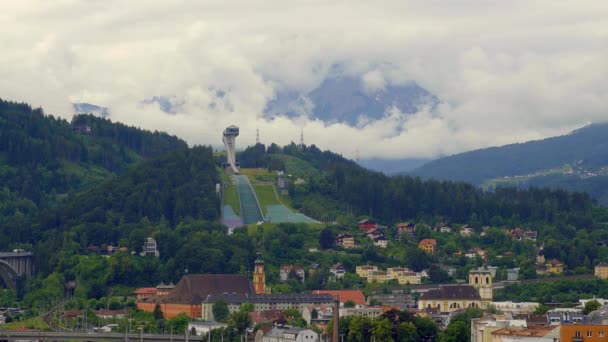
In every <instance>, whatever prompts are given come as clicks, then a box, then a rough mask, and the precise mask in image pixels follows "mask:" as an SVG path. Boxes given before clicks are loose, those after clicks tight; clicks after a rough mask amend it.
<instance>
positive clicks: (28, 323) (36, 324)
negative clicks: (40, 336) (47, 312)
mask: <svg viewBox="0 0 608 342" xmlns="http://www.w3.org/2000/svg"><path fill="white" fill-rule="evenodd" d="M24 328H27V329H36V330H49V326H48V325H47V324H46V323H44V321H43V320H42V318H40V317H34V318H30V319H27V320H24V321H19V322H11V323H7V324H4V325H3V326H2V330H17V329H24Z"/></svg>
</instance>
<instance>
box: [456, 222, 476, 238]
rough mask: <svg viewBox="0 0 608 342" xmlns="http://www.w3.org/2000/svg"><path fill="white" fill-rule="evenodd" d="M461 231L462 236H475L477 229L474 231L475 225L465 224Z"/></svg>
mask: <svg viewBox="0 0 608 342" xmlns="http://www.w3.org/2000/svg"><path fill="white" fill-rule="evenodd" d="M459 233H460V236H462V237H471V236H473V234H474V233H475V231H473V227H471V226H469V225H468V224H465V225H464V226H462V227H460V232H459Z"/></svg>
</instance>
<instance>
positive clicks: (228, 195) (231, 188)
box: [224, 180, 241, 215]
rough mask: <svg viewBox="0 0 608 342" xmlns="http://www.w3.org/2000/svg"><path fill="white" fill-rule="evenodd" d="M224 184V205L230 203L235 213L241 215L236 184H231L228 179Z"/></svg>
mask: <svg viewBox="0 0 608 342" xmlns="http://www.w3.org/2000/svg"><path fill="white" fill-rule="evenodd" d="M224 184H226V185H227V187H226V188H225V189H224V205H230V206H231V207H232V210H234V213H235V214H237V215H241V203H240V202H239V192H238V190H237V188H236V184H233V183H232V181H230V180H228V181H227V182H226V183H224Z"/></svg>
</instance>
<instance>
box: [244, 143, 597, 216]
mask: <svg viewBox="0 0 608 342" xmlns="http://www.w3.org/2000/svg"><path fill="white" fill-rule="evenodd" d="M238 158H240V159H239V160H241V163H244V165H246V166H257V167H260V166H261V167H269V168H272V169H285V170H286V171H287V173H288V174H291V175H292V176H293V177H294V178H295V177H298V178H301V179H302V180H303V182H302V181H300V182H297V183H298V184H295V183H296V182H292V183H290V184H291V188H290V193H291V194H292V201H293V205H294V206H295V207H296V208H298V209H300V210H301V211H303V212H304V213H306V214H308V215H311V216H313V217H321V216H323V215H326V216H327V215H330V216H332V217H336V218H338V217H340V216H345V215H354V216H359V215H369V216H371V217H374V218H376V219H380V220H381V221H383V222H398V221H400V220H420V219H425V220H427V222H428V221H447V222H454V223H469V222H474V223H475V224H478V225H489V224H494V225H495V224H498V223H506V222H509V223H512V224H522V223H547V224H553V225H560V226H561V225H567V224H571V225H573V226H575V227H579V228H588V227H591V226H592V224H593V223H592V211H593V203H592V200H591V198H590V197H589V196H588V195H586V194H582V193H569V192H566V191H561V190H548V189H529V190H522V189H519V190H518V189H515V188H501V189H498V190H496V191H494V192H484V191H482V190H480V189H478V188H476V187H475V186H473V185H470V184H467V183H463V182H451V181H435V180H427V181H423V180H421V179H420V178H415V177H410V176H393V177H389V176H386V175H384V174H382V173H379V172H372V171H369V170H366V169H364V168H362V167H360V166H358V165H357V164H356V163H354V162H353V161H350V160H347V159H345V158H343V157H341V156H340V155H337V154H335V153H332V152H329V151H325V152H323V151H321V150H319V149H318V148H316V147H315V146H314V145H312V146H304V147H298V146H296V145H295V144H291V145H288V146H285V147H283V148H280V147H278V146H276V145H271V146H269V147H268V148H265V147H264V146H263V145H256V146H252V147H250V148H248V149H246V150H245V151H243V152H242V153H241V154H239V156H238Z"/></svg>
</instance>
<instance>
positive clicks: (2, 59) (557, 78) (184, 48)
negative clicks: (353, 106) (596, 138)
mask: <svg viewBox="0 0 608 342" xmlns="http://www.w3.org/2000/svg"><path fill="white" fill-rule="evenodd" d="M606 18H608V2H607V1H601V0H600V1H597V0H596V1H584V0H579V1H555V0H551V1H549V0H547V1H533V0H521V1H520V0H509V1H488V0H462V1H458V0H454V1H445V0H426V1H405V0H395V1H392V0H386V1H383V0H376V1H369V0H365V1H355V0H346V1H328V0H318V1H314V0H308V1H296V0H291V1H285V0H280V1H279V0H268V1H253V0H242V1H230V0H217V1H215V0H214V1H210V0H192V1H166V0H159V1H150V0H141V1H140V0H130V1H110V0H108V1H88V0H87V1H77V0H53V1H29V0H19V1H3V2H2V3H1V4H0V27H2V30H0V47H1V48H2V52H1V53H0V97H1V98H4V99H8V100H15V101H26V102H29V103H31V104H32V105H34V106H42V107H43V108H44V109H45V112H47V113H52V114H54V115H59V116H63V117H66V118H70V117H71V115H72V114H71V112H72V110H71V107H70V103H71V102H89V103H94V104H98V105H103V106H107V107H109V108H110V109H111V111H112V114H111V118H112V119H113V120H116V121H121V122H124V123H127V124H132V125H137V126H141V127H144V128H147V129H156V130H165V131H168V132H170V133H172V134H176V135H178V136H180V137H182V138H184V139H186V140H187V141H188V143H190V144H213V145H219V144H221V131H222V130H223V129H224V128H225V127H226V126H228V125H230V124H237V125H238V126H240V127H241V136H239V138H237V145H240V146H243V145H245V144H251V143H253V142H254V141H255V130H256V128H259V130H260V136H261V140H262V142H264V143H270V142H277V143H279V144H285V143H288V142H290V141H298V140H299V135H300V129H301V128H303V129H304V135H305V142H306V143H307V144H312V143H314V144H316V145H317V146H319V147H321V148H323V149H331V150H334V151H336V152H339V153H342V154H344V155H345V156H347V157H353V156H354V151H355V150H357V149H358V150H359V151H360V155H361V157H373V156H376V157H386V158H402V157H434V156H438V155H443V154H453V153H456V152H461V151H466V150H470V149H475V148H480V147H486V146H492V145H500V144H506V143H511V142H521V141H526V140H530V139H537V138H542V137H546V136H551V135H555V134H561V133H566V132H568V131H570V130H571V129H573V128H577V127H580V126H582V125H585V124H588V123H590V122H600V121H608V77H607V76H608V20H607V19H606ZM338 63H339V64H341V65H345V66H346V67H345V68H346V70H347V72H349V73H352V74H354V75H363V76H364V77H363V78H362V79H363V80H365V82H364V83H365V84H366V85H370V84H371V85H372V86H376V87H377V86H382V85H384V84H400V83H404V82H407V81H412V80H413V81H416V82H417V83H418V84H420V85H421V86H422V87H424V88H426V89H427V90H429V91H430V92H432V93H433V94H435V95H436V96H437V97H439V98H440V99H441V100H442V101H443V104H442V105H441V106H440V108H438V111H437V113H433V114H431V113H428V112H427V111H425V110H423V111H421V112H419V113H417V114H415V115H409V116H405V115H402V114H401V113H399V112H398V111H396V110H392V111H389V112H388V113H387V117H386V119H384V120H381V121H377V122H372V123H369V124H367V125H362V126H360V127H357V128H352V127H348V126H345V125H342V124H333V125H326V124H323V123H322V122H319V121H312V120H310V119H306V118H298V119H295V120H289V119H286V118H277V119H274V120H270V121H269V120H265V119H264V118H263V115H262V114H263V109H264V106H265V104H266V102H267V101H269V100H270V99H272V98H273V97H274V96H275V94H276V92H277V91H278V90H284V89H290V90H300V91H308V90H311V89H313V88H315V87H316V86H317V85H318V84H319V83H320V82H321V81H322V79H323V77H325V75H326V73H327V72H328V70H329V69H330V68H331V67H332V65H335V64H338ZM217 89H222V90H225V91H226V92H227V93H226V96H224V97H222V98H219V97H217V95H216V93H217V92H216V90H217ZM158 95H173V96H175V97H176V98H177V99H179V101H183V102H184V105H183V106H181V111H180V112H179V113H177V114H175V115H168V114H166V113H163V112H162V111H160V109H159V108H158V106H156V105H143V104H142V100H143V99H146V98H150V97H152V96H158ZM210 103H215V104H216V105H215V107H213V108H212V109H210V106H209V104H210ZM396 132H401V133H400V134H397V133H396Z"/></svg>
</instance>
